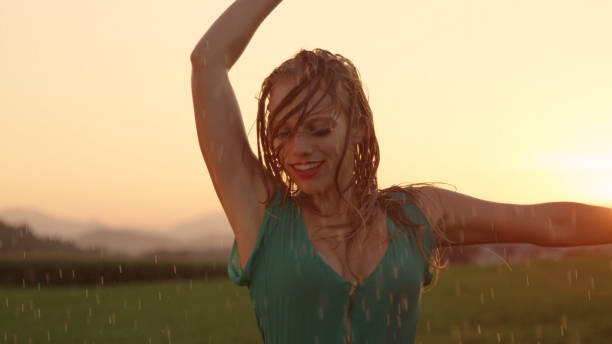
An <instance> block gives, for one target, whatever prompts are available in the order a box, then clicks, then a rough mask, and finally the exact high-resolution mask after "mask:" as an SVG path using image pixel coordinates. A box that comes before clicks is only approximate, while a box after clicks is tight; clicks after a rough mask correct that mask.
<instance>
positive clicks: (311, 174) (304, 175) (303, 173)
mask: <svg viewBox="0 0 612 344" xmlns="http://www.w3.org/2000/svg"><path fill="white" fill-rule="evenodd" d="M314 162H316V161H309V162H300V163H295V164H291V169H293V173H295V175H296V176H298V177H300V178H302V179H308V178H312V177H314V176H315V175H316V174H317V172H319V170H321V166H323V163H324V161H321V162H320V164H319V166H317V167H315V168H313V169H310V170H308V171H300V170H298V169H297V168H295V166H299V165H307V164H312V163H314Z"/></svg>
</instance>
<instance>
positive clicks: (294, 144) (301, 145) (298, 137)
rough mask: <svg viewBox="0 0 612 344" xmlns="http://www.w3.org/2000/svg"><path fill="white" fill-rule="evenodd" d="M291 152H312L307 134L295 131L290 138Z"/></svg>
mask: <svg viewBox="0 0 612 344" xmlns="http://www.w3.org/2000/svg"><path fill="white" fill-rule="evenodd" d="M290 146H291V152H292V153H293V154H295V155H300V156H304V155H309V154H311V153H312V144H311V142H310V138H309V137H308V135H307V134H304V133H301V132H297V133H295V135H293V137H292V138H291V142H290Z"/></svg>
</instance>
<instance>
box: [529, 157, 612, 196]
mask: <svg viewBox="0 0 612 344" xmlns="http://www.w3.org/2000/svg"><path fill="white" fill-rule="evenodd" d="M537 161H538V164H539V165H540V166H541V167H542V168H544V169H546V170H555V171H556V172H558V173H561V174H563V175H564V179H565V180H566V187H568V188H570V189H571V190H572V193H574V194H575V195H576V196H577V197H579V198H580V199H583V200H585V201H588V202H595V203H602V204H604V205H608V206H609V205H611V204H612V153H607V152H597V153H543V154H538V155H537Z"/></svg>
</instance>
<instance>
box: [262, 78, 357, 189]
mask: <svg viewBox="0 0 612 344" xmlns="http://www.w3.org/2000/svg"><path fill="white" fill-rule="evenodd" d="M293 87H295V83H293V82H291V81H280V82H277V83H276V84H275V85H274V86H273V88H272V90H271V92H270V102H269V108H270V111H274V109H275V108H276V106H277V105H278V104H279V103H280V102H281V101H282V100H283V98H284V97H285V95H286V94H287V93H288V92H289V91H291V89H293ZM305 94H306V91H303V92H302V93H301V94H299V95H298V96H297V97H295V99H294V100H293V101H292V102H291V103H290V104H288V105H287V106H285V107H284V108H283V109H282V110H281V112H280V113H278V114H277V115H276V116H275V119H274V122H273V123H271V126H272V130H271V131H270V132H272V133H274V132H276V135H274V137H271V138H269V139H270V142H271V143H272V147H273V149H274V150H275V151H277V152H278V158H279V160H280V162H281V164H282V166H283V169H284V171H285V172H286V173H287V174H288V175H289V176H290V177H291V180H292V181H293V182H294V183H295V184H296V185H297V187H298V189H299V190H301V191H302V192H304V193H305V194H307V195H317V194H320V195H323V194H326V193H329V192H335V190H336V186H335V184H336V182H335V174H336V168H337V166H338V165H341V169H340V174H339V176H338V185H339V186H340V189H341V190H343V189H344V188H345V187H346V186H348V184H349V183H350V181H351V178H352V174H353V159H354V152H353V147H354V145H355V143H357V142H356V141H355V140H357V139H358V135H357V134H356V133H355V131H354V130H352V131H351V140H349V142H348V145H347V150H346V154H345V156H344V158H343V159H341V155H342V151H343V147H344V141H345V138H346V135H347V127H348V118H347V115H346V114H344V113H338V110H337V109H336V107H335V106H334V104H333V103H332V99H331V97H329V96H326V95H325V94H324V93H323V91H318V92H316V93H315V95H314V97H313V98H312V99H311V100H310V102H309V105H308V108H309V111H307V114H306V115H305V116H306V117H305V118H304V121H303V122H302V123H301V124H300V126H299V127H298V128H296V127H295V126H296V123H297V121H298V119H299V117H300V114H301V111H298V113H296V114H294V115H292V116H291V117H290V118H288V119H287V120H286V121H285V123H283V124H282V125H281V126H280V127H279V128H277V127H278V125H279V122H281V119H283V118H284V117H285V116H286V114H287V113H288V112H289V111H290V110H291V109H293V108H294V107H295V106H296V105H297V104H298V103H299V102H301V101H302V100H303V99H304V97H305ZM321 97H322V99H321ZM319 99H321V101H320V102H318V104H317V105H316V106H314V107H313V105H314V104H316V103H317V101H318V100H319ZM276 129H278V131H276ZM279 147H280V150H278V149H279Z"/></svg>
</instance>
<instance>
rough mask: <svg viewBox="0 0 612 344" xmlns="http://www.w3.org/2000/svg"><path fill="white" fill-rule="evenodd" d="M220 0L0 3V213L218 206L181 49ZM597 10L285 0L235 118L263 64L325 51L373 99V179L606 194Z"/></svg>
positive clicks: (591, 198)
mask: <svg viewBox="0 0 612 344" xmlns="http://www.w3.org/2000/svg"><path fill="white" fill-rule="evenodd" d="M230 4H231V1H228V0H205V1H187V0H183V1H181V0H177V1H173V2H169V1H157V0H155V1H149V0H147V1H141V0H133V1H118V0H111V1H106V2H100V1H77V0H58V1H53V2H50V1H31V0H22V1H2V2H0V54H1V56H2V59H1V60H0V76H1V77H0V99H1V100H0V162H1V167H0V210H1V209H7V208H15V207H19V208H28V209H35V210H38V211H42V212H45V213H48V214H50V215H53V216H57V217H62V218H66V219H72V220H82V221H88V220H91V219H97V220H99V221H102V222H104V223H107V224H109V225H113V226H135V227H139V228H149V229H151V230H164V229H168V228H170V227H171V226H173V225H175V224H177V223H180V222H183V221H189V220H190V219H193V218H195V217H199V216H201V215H202V214H205V213H211V212H219V211H222V209H221V206H220V204H219V202H218V200H217V198H216V195H215V193H214V190H213V187H212V183H211V182H210V177H209V176H208V172H207V170H206V167H205V165H204V161H203V159H202V157H201V154H200V150H199V147H198V143H197V135H196V130H195V121H194V115H193V108H192V101H191V89H190V73H191V65H190V62H189V55H190V53H191V50H192V49H193V47H194V46H195V44H196V43H197V42H198V40H199V39H200V37H201V36H202V35H203V34H204V33H205V31H206V29H207V28H208V27H209V26H210V25H211V24H212V23H213V21H214V20H215V19H216V17H217V16H219V15H220V14H221V13H222V11H223V10H224V9H225V8H226V7H227V6H229V5H230ZM611 17H612V3H611V2H609V1H607V0H598V1H596V0H586V1H577V0H576V1H569V0H564V1H558V0H555V1H552V0H542V1H527V0H513V1H488V0H473V1H444V2H442V1H433V2H431V1H385V2H384V3H381V2H373V1H361V0H354V1H326V0H310V1H288V0H286V1H285V2H283V3H281V4H280V5H279V6H278V8H277V9H276V10H275V11H274V12H273V13H272V14H271V15H270V16H269V17H268V19H267V20H266V21H265V22H264V23H263V24H262V26H261V27H260V29H259V30H258V32H257V33H256V34H255V36H254V38H253V39H252V41H251V44H250V45H249V47H247V49H246V51H245V52H244V54H243V55H242V57H241V58H240V60H239V61H238V62H237V64H236V65H235V66H234V67H233V69H232V70H231V71H230V79H231V80H232V84H233V86H234V90H235V92H236V94H237V98H238V101H239V104H240V107H241V111H242V114H243V119H244V123H245V127H246V128H247V129H249V128H251V126H252V125H253V123H254V121H255V114H256V102H257V100H256V97H257V95H258V92H259V88H260V86H261V82H262V81H263V79H264V78H265V77H266V76H267V74H268V73H269V72H271V71H272V69H273V68H274V67H276V66H277V65H279V64H280V63H281V62H282V61H284V60H285V59H287V58H289V57H291V56H292V55H293V54H295V53H296V52H297V51H298V50H299V49H302V48H306V49H312V48H317V47H320V48H325V49H328V50H330V51H332V52H335V53H340V54H342V55H344V56H346V57H348V58H349V59H351V60H352V61H353V62H354V63H355V65H356V66H357V68H358V69H359V71H360V73H361V76H362V79H363V82H364V84H365V87H366V89H367V93H368V95H369V99H370V104H371V106H372V109H373V111H374V120H375V127H376V132H377V136H378V139H379V144H380V148H381V164H380V168H379V184H380V186H381V187H386V186H389V185H392V184H398V183H416V182H437V181H439V182H446V183H449V184H452V185H454V186H456V187H457V190H458V191H459V192H462V193H465V194H469V195H471V196H474V197H478V198H482V199H486V200H491V201H497V202H508V203H541V202H551V201H575V202H583V203H589V204H597V205H604V206H610V207H612V135H610V132H612V96H611V95H612V64H610V62H609V61H612V44H610V34H611V33H612V21H610V20H609V19H610V18H611ZM249 139H250V140H251V144H252V147H253V148H255V130H251V131H250V133H249Z"/></svg>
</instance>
